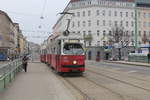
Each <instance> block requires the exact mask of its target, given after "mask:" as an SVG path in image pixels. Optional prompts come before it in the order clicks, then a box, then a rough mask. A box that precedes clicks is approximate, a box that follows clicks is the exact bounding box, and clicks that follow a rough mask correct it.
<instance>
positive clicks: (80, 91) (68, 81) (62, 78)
mask: <svg viewBox="0 0 150 100" xmlns="http://www.w3.org/2000/svg"><path fill="white" fill-rule="evenodd" d="M57 77H58V78H59V79H61V80H63V81H66V82H67V83H68V84H69V85H71V86H72V87H73V88H74V89H76V90H77V91H78V92H79V93H80V94H81V95H82V96H83V100H97V99H94V98H92V97H90V96H89V94H88V93H85V92H84V91H82V89H80V88H79V87H78V86H77V85H75V84H73V81H71V80H70V78H64V77H61V76H57ZM80 78H83V79H85V80H86V81H87V82H91V83H92V84H94V85H96V86H98V87H100V88H103V89H105V90H107V91H109V92H110V93H112V94H114V95H116V96H117V97H119V98H120V99H119V100H126V99H124V96H123V95H122V94H120V93H118V92H115V91H113V90H111V89H109V88H107V87H105V86H103V85H100V84H97V83H96V82H95V81H92V80H90V79H89V78H87V77H86V76H83V77H80ZM87 88H88V87H87ZM108 96H109V95H108ZM133 100H137V99H135V98H134V99H133Z"/></svg>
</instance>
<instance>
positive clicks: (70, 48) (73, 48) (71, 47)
mask: <svg viewBox="0 0 150 100" xmlns="http://www.w3.org/2000/svg"><path fill="white" fill-rule="evenodd" d="M63 52H64V54H69V55H70V54H73V55H81V54H83V53H84V50H83V48H82V45H81V44H78V43H66V44H65V45H64V48H63Z"/></svg>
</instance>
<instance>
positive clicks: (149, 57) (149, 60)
mask: <svg viewBox="0 0 150 100" xmlns="http://www.w3.org/2000/svg"><path fill="white" fill-rule="evenodd" d="M147 57H148V63H150V52H149V53H148V55H147Z"/></svg>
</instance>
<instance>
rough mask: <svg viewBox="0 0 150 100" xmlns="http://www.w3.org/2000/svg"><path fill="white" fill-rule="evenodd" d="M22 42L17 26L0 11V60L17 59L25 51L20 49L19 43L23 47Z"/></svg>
mask: <svg viewBox="0 0 150 100" xmlns="http://www.w3.org/2000/svg"><path fill="white" fill-rule="evenodd" d="M24 41H26V39H25V38H24V36H23V35H22V34H21V31H20V28H19V24H18V23H14V22H13V21H12V20H11V18H10V17H9V16H8V15H7V14H6V13H5V12H3V11H1V10H0V59H1V58H3V59H4V60H6V58H7V57H10V58H16V57H18V56H19V55H20V52H22V51H23V49H25V48H24V47H23V46H22V47H20V44H21V43H23V45H24ZM20 48H21V49H20ZM20 50H22V51H20Z"/></svg>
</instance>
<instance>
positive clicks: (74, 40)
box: [68, 39, 79, 43]
mask: <svg viewBox="0 0 150 100" xmlns="http://www.w3.org/2000/svg"><path fill="white" fill-rule="evenodd" d="M68 42H69V43H78V42H79V40H78V39H70V40H69V41H68Z"/></svg>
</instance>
